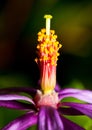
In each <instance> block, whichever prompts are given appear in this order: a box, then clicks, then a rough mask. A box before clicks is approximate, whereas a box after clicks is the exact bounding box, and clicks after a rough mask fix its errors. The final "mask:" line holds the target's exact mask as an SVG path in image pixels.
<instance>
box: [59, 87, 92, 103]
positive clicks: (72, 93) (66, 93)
mask: <svg viewBox="0 0 92 130" xmlns="http://www.w3.org/2000/svg"><path fill="white" fill-rule="evenodd" d="M66 97H73V98H77V99H79V100H82V101H84V102H88V103H92V91H89V90H79V89H71V88H70V89H64V90H61V91H60V92H59V98H60V99H63V98H66Z"/></svg>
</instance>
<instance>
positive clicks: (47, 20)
mask: <svg viewBox="0 0 92 130" xmlns="http://www.w3.org/2000/svg"><path fill="white" fill-rule="evenodd" d="M44 18H45V19H46V35H50V19H51V18H52V15H44Z"/></svg>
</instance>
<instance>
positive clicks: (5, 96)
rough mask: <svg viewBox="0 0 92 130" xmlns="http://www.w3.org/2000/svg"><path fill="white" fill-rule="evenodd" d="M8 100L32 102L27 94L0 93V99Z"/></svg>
mask: <svg viewBox="0 0 92 130" xmlns="http://www.w3.org/2000/svg"><path fill="white" fill-rule="evenodd" d="M10 100H23V101H27V102H31V103H33V104H34V102H33V100H32V99H31V98H29V97H27V96H22V95H15V94H2V95H0V101H10Z"/></svg>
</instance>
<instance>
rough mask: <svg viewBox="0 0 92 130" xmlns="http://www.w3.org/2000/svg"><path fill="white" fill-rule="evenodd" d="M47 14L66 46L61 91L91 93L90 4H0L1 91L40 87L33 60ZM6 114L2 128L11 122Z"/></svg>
mask: <svg viewBox="0 0 92 130" xmlns="http://www.w3.org/2000/svg"><path fill="white" fill-rule="evenodd" d="M44 14H51V15H53V19H52V21H51V29H54V30H55V31H56V34H57V35H58V41H59V42H60V43H61V44H62V45H63V47H62V48H61V49H60V54H61V55H60V57H59V60H58V66H57V82H58V83H59V85H60V86H61V88H65V87H74V88H82V89H83V88H86V89H92V1H91V0H87V1H86V0H0V87H8V86H11V87H12V86H33V87H35V86H37V81H38V80H39V69H38V66H37V64H36V63H35V61H34V59H35V57H36V45H37V33H38V31H40V30H41V28H44V27H45V19H44V18H43V16H44ZM5 112H6V109H5V110H4V112H3V110H2V109H1V113H2V114H1V119H2V118H3V120H2V121H1V122H2V124H0V125H1V126H2V125H3V124H4V122H6V123H7V122H9V121H8V117H7V119H6V117H5V115H4V113H5ZM6 113H7V112H6ZM8 113H9V112H8ZM11 117H12V116H10V120H11ZM1 119H0V120H1ZM87 121H88V120H87ZM89 124H92V121H91V123H88V124H87V126H86V128H88V129H87V130H89V127H90V125H89Z"/></svg>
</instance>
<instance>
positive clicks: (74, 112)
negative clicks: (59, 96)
mask: <svg viewBox="0 0 92 130" xmlns="http://www.w3.org/2000/svg"><path fill="white" fill-rule="evenodd" d="M58 111H59V113H61V114H62V115H70V116H71V115H72V116H73V115H74V116H75V115H84V114H83V113H82V112H80V111H78V110H76V109H74V108H62V107H59V108H58Z"/></svg>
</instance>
